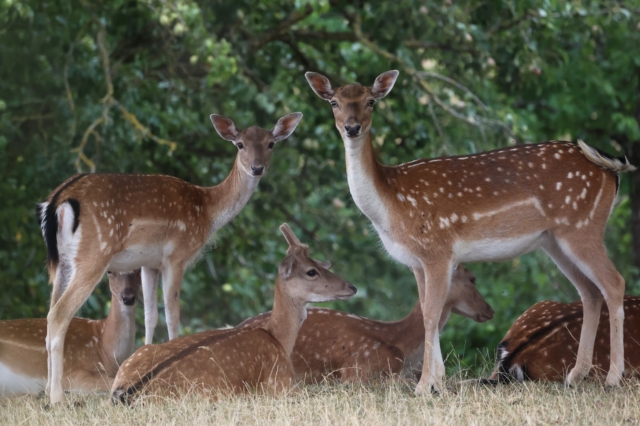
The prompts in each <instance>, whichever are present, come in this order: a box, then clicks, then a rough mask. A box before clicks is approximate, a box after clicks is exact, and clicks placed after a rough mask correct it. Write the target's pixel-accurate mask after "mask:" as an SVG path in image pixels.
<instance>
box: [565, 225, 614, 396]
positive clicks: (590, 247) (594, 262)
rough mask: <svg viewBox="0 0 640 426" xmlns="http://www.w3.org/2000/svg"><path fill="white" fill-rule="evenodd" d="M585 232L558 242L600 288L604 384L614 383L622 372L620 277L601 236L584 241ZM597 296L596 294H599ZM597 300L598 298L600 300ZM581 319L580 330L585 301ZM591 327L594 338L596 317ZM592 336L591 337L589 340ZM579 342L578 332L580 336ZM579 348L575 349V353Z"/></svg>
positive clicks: (612, 384)
mask: <svg viewBox="0 0 640 426" xmlns="http://www.w3.org/2000/svg"><path fill="white" fill-rule="evenodd" d="M585 236H587V237H588V234H584V233H583V234H581V235H580V236H578V237H575V238H574V239H573V240H572V239H568V238H563V239H558V244H559V246H560V248H561V249H562V251H563V253H564V254H566V255H567V256H568V257H569V258H570V259H571V260H573V262H574V263H575V265H576V266H577V267H578V268H579V269H580V271H581V272H582V273H583V274H584V275H586V276H587V277H588V278H589V280H591V282H592V283H593V284H595V286H597V288H598V289H599V290H600V293H601V294H602V296H604V300H605V302H606V303H607V308H608V309H609V322H610V327H611V353H610V362H611V363H610V365H609V373H608V374H607V379H606V381H605V383H606V385H607V386H617V385H618V384H619V383H620V379H622V376H623V375H624V342H623V336H624V335H623V333H624V329H623V323H624V307H623V299H624V287H625V282H624V278H622V276H621V275H620V273H618V271H617V270H616V268H615V267H614V266H613V263H611V260H609V257H608V256H607V252H606V249H605V247H604V244H603V242H602V240H601V239H599V240H597V241H584V240H585ZM602 296H600V297H602ZM600 304H601V302H600ZM590 309H591V310H592V311H593V312H592V313H591V314H592V315H594V316H597V317H598V318H599V317H600V309H597V311H596V310H595V306H590ZM584 315H585V320H584V321H583V324H582V333H584V332H585V331H586V329H585V324H584V322H586V318H587V305H585V306H584ZM594 322H595V325H596V326H595V327H594V328H593V329H591V330H589V333H590V334H589V338H590V339H593V340H595V335H596V331H597V324H598V322H597V320H596V321H594ZM593 340H592V341H593ZM580 346H582V336H581V337H580ZM579 353H580V349H578V354H579ZM573 376H574V374H573V370H572V371H571V373H569V377H568V379H567V381H568V382H569V380H570V379H573V378H574V377H573Z"/></svg>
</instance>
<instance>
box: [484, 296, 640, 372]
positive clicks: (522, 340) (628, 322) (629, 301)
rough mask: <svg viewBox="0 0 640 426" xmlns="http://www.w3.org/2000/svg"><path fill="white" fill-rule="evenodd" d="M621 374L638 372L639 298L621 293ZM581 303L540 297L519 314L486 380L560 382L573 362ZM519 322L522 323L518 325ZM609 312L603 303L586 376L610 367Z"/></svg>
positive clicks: (502, 343)
mask: <svg viewBox="0 0 640 426" xmlns="http://www.w3.org/2000/svg"><path fill="white" fill-rule="evenodd" d="M624 311H625V317H626V319H625V322H624V348H625V359H624V361H625V376H626V377H640V297H634V296H625V298H624ZM582 315H583V310H582V303H581V302H573V303H557V302H552V301H544V302H539V303H536V304H535V305H533V306H532V307H531V308H529V309H528V310H527V311H526V312H525V313H523V314H522V315H521V316H520V317H519V318H518V319H517V320H516V322H514V324H513V325H512V326H511V328H510V329H509V331H508V332H507V334H506V335H505V337H504V338H503V339H502V341H501V342H500V344H499V345H498V354H497V358H498V359H497V362H496V367H495V369H494V372H493V374H492V375H491V376H490V377H489V378H488V379H484V380H483V382H485V383H491V384H495V383H498V382H499V383H510V382H514V381H518V382H523V381H525V380H532V381H553V382H561V381H563V380H564V379H565V378H566V376H567V374H568V372H569V371H570V370H571V368H573V366H574V365H575V363H576V353H577V350H578V342H579V340H580V333H581V326H582ZM523 326H524V327H523ZM609 334H610V328H609V311H608V309H607V306H606V304H603V306H602V310H601V311H600V321H599V323H598V330H597V333H596V344H595V348H594V353H593V361H592V362H593V366H594V367H595V368H593V369H591V371H590V373H589V376H590V377H592V378H600V377H604V376H605V375H606V372H607V371H608V369H609V361H610V360H609V351H610V340H609V339H610V335H609Z"/></svg>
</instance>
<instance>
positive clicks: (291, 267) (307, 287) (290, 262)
mask: <svg viewBox="0 0 640 426" xmlns="http://www.w3.org/2000/svg"><path fill="white" fill-rule="evenodd" d="M280 230H281V231H282V233H283V234H284V236H285V238H286V239H287V242H288V243H289V249H288V250H287V256H286V257H285V258H284V260H283V261H282V262H281V263H280V266H279V268H278V275H279V278H280V280H279V282H280V283H282V284H283V285H284V286H285V287H286V291H287V293H288V295H289V297H291V299H292V300H297V301H302V302H304V303H306V302H327V301H329V300H335V299H340V300H344V299H348V298H350V297H351V296H353V295H354V294H356V291H357V289H356V287H355V286H354V285H353V284H351V283H349V282H348V281H345V280H343V279H342V278H341V277H339V276H338V275H336V274H334V273H333V272H331V271H329V269H328V268H329V267H331V263H329V262H324V261H321V260H314V259H312V258H311V257H309V249H308V247H307V246H306V245H304V244H302V243H300V241H299V240H298V239H297V237H296V236H295V234H294V233H293V231H292V230H291V228H289V225H287V224H286V223H285V224H283V225H282V226H281V227H280Z"/></svg>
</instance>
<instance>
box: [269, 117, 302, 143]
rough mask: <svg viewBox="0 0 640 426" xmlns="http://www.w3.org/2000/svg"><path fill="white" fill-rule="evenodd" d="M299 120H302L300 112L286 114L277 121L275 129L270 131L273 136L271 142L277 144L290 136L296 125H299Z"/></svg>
mask: <svg viewBox="0 0 640 426" xmlns="http://www.w3.org/2000/svg"><path fill="white" fill-rule="evenodd" d="M300 120H302V113H301V112H294V113H291V114H287V115H285V116H284V117H282V118H281V119H280V120H278V122H277V123H276V127H274V128H273V130H272V131H271V134H272V135H273V141H274V142H278V141H281V140H283V139H286V138H288V137H289V136H291V133H293V131H294V130H295V129H296V126H297V125H298V123H300Z"/></svg>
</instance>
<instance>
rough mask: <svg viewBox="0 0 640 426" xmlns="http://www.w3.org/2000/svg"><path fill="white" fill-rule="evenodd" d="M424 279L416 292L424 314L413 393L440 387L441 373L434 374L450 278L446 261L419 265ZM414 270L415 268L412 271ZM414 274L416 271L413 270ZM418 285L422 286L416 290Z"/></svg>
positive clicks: (437, 361) (440, 388) (449, 268)
mask: <svg viewBox="0 0 640 426" xmlns="http://www.w3.org/2000/svg"><path fill="white" fill-rule="evenodd" d="M422 271H423V275H424V280H423V282H422V285H420V283H418V289H419V293H420V306H421V308H422V315H423V318H424V329H425V342H424V361H423V364H422V377H420V382H418V386H417V388H416V394H417V395H424V394H429V393H431V392H434V391H435V392H440V391H441V390H442V377H441V376H439V375H438V373H439V371H438V370H439V369H440V370H441V371H440V373H442V370H443V368H442V367H440V365H439V362H440V361H439V360H441V359H442V354H440V353H439V354H437V355H436V353H435V352H436V351H438V352H439V351H440V342H439V339H440V333H439V331H438V324H439V323H440V316H441V314H442V310H443V308H444V304H445V301H446V298H447V294H448V292H449V282H450V279H451V267H450V261H449V260H445V261H439V262H431V263H430V264H429V265H428V266H427V267H424V268H423V269H422ZM414 273H415V271H414ZM416 276H418V274H416ZM420 287H422V290H420Z"/></svg>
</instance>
